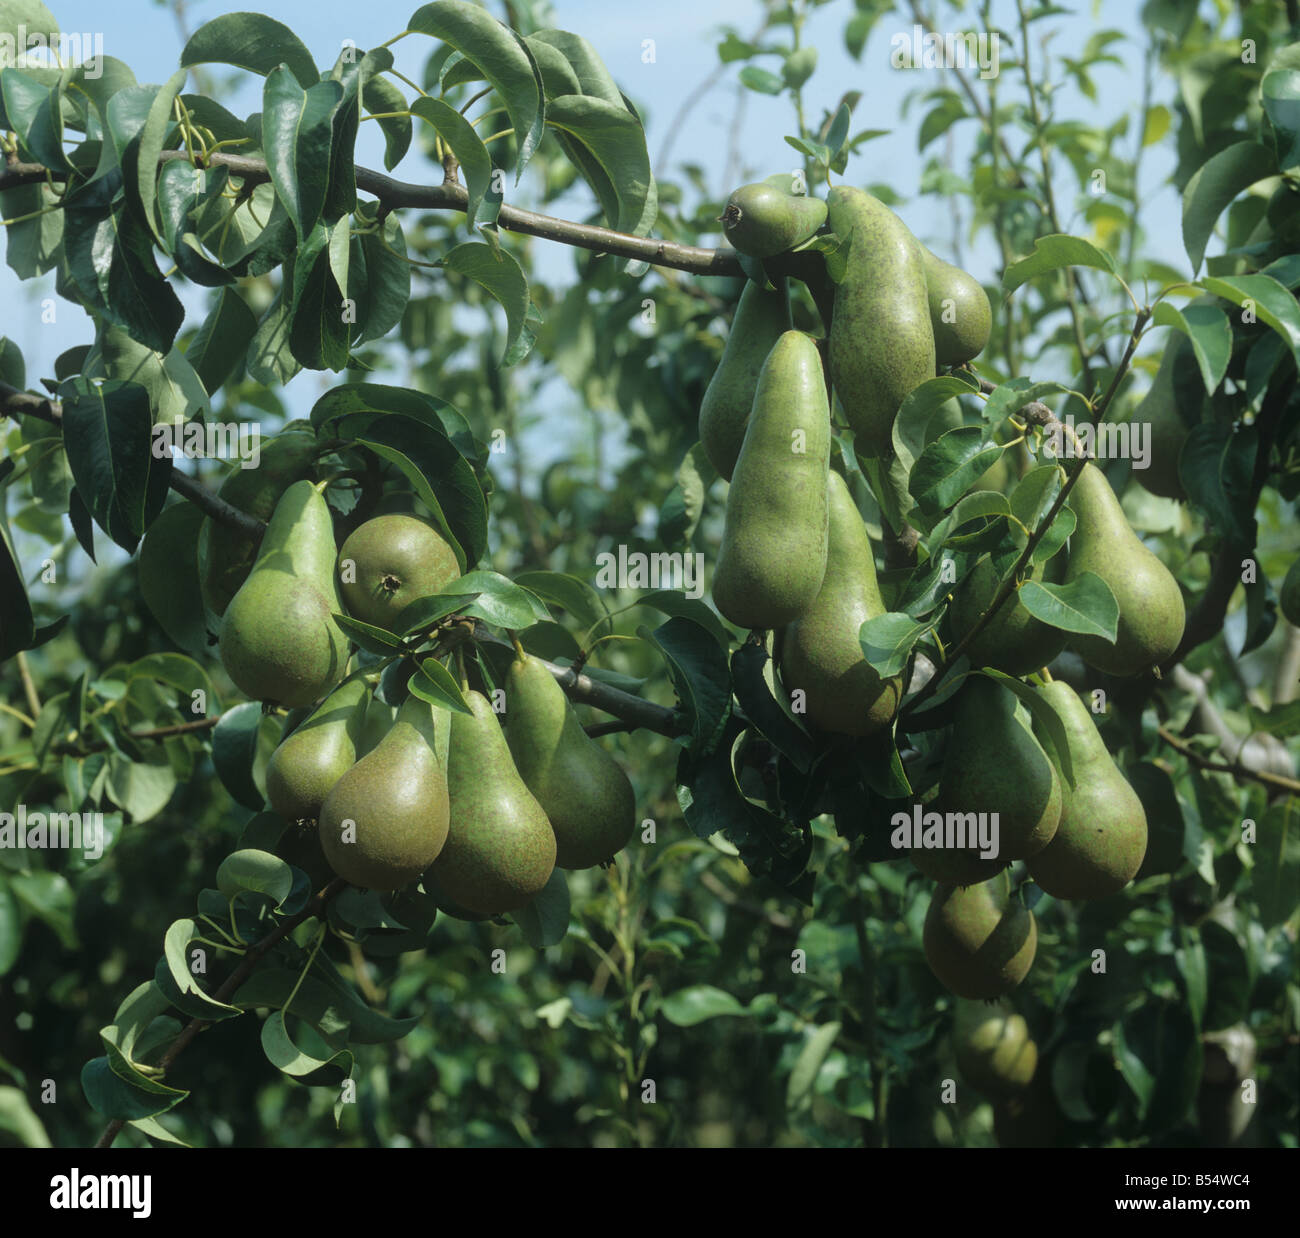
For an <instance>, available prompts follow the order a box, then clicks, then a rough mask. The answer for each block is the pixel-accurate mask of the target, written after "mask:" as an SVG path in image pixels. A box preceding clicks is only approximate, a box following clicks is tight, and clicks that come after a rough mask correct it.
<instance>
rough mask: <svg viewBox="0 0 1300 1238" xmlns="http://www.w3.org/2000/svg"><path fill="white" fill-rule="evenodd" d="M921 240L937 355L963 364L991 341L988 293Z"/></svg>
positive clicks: (940, 360) (941, 360)
mask: <svg viewBox="0 0 1300 1238" xmlns="http://www.w3.org/2000/svg"><path fill="white" fill-rule="evenodd" d="M917 244H918V245H919V246H920V250H921V263H922V267H923V268H924V271H925V287H926V297H927V304H928V306H929V310H930V326H931V328H932V329H933V331H934V359H935V361H936V362H938V364H939V365H961V364H962V363H963V362H965V361H970V360H971V359H972V358H973V357H977V356H978V355H979V354H980V353H982V352H983V351H984V347H985V345H986V344H988V342H989V332H990V331H992V329H993V315H992V312H991V310H990V309H989V299H988V294H987V293H985V291H984V289H983V288H981V287H980V285H979V281H978V280H976V279H974V278H973V277H972V276H970V275H967V274H966V272H965V271H963V270H962V269H961V267H955V266H953V265H952V263H950V262H945V261H944V260H943V259H942V258H938V257H936V256H935V255H934V254H932V253H931V252H930V251H929V250H928V249H927V248H926V247H925V246H924V245H920V242H919V241H918V242H917Z"/></svg>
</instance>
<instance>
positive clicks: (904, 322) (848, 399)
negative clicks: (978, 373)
mask: <svg viewBox="0 0 1300 1238" xmlns="http://www.w3.org/2000/svg"><path fill="white" fill-rule="evenodd" d="M827 205H828V207H829V221H830V226H831V231H832V232H834V233H835V235H836V236H838V237H839V238H840V239H841V240H842V241H845V240H846V241H848V242H849V251H848V259H847V263H846V266H845V271H844V277H843V279H842V280H841V281H840V283H839V284H837V285H836V288H835V306H834V314H833V316H832V319H831V326H830V337H829V342H828V354H827V355H828V364H829V368H830V375H831V382H832V383H833V384H834V387H835V394H836V395H837V396H839V399H840V403H841V404H842V405H843V406H844V414H845V416H846V417H847V418H848V422H849V426H850V428H851V429H852V430H853V434H854V444H853V445H854V449H855V450H856V451H857V452H858V453H859V454H860V455H873V456H878V457H880V458H882V459H887V458H888V457H889V456H891V455H892V454H893V442H892V439H891V431H892V429H893V425H894V418H895V417H896V416H897V415H898V409H899V406H900V405H901V404H902V403H903V400H904V398H905V397H906V396H907V394H908V392H910V391H911V390H912V388H913V387H916V386H917V385H918V384H920V383H923V382H925V381H926V379H928V378H933V377H934V372H935V343H934V328H933V327H932V326H931V325H930V306H929V299H928V298H929V294H928V293H927V291H926V284H925V264H924V259H923V255H922V253H921V245H920V243H919V242H918V241H917V240H916V238H915V237H914V236H913V235H912V234H911V232H909V231H908V228H907V225H906V224H905V223H903V221H902V220H901V219H899V218H898V216H897V215H895V214H894V212H893V211H891V210H890V209H889V207H887V206H886V205H885V204H884V203H883V202H881V201H879V200H878V199H877V198H873V197H872V196H871V194H869V193H864V192H863V191H862V190H860V189H853V188H851V187H849V186H845V185H837V186H836V187H835V188H834V189H832V190H831V191H830V193H829V194H828V195H827Z"/></svg>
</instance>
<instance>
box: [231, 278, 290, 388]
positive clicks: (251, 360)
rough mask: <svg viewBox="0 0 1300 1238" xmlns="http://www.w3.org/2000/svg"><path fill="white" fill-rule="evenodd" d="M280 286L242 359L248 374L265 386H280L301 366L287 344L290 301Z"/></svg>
mask: <svg viewBox="0 0 1300 1238" xmlns="http://www.w3.org/2000/svg"><path fill="white" fill-rule="evenodd" d="M285 292H286V289H285V288H284V287H283V286H281V288H280V290H279V291H278V292H277V293H276V294H275V298H274V299H273V300H272V302H271V304H270V305H269V306H267V309H266V312H265V313H264V314H263V315H262V317H261V319H260V320H259V321H258V324H257V329H256V330H255V331H254V332H253V338H252V340H251V341H250V342H249V345H248V355H247V356H246V357H245V359H244V363H245V365H246V366H247V368H248V377H249V378H251V379H252V380H253V381H254V382H255V383H261V384H262V385H263V386H264V387H283V386H284V385H285V384H286V383H287V382H288V381H289V380H290V379H291V378H292V377H293V376H294V375H295V374H297V373H298V371H299V370H300V369H302V366H301V365H300V364H299V362H298V359H297V357H295V356H294V355H293V350H292V349H291V348H290V347H289V329H290V328H291V327H292V326H293V305H292V302H291V301H289V300H287V299H286V297H285Z"/></svg>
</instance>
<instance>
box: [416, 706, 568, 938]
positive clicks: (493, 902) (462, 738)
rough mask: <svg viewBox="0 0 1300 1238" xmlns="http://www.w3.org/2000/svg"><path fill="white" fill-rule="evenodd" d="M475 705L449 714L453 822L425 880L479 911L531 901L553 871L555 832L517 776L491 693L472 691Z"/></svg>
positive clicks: (489, 912)
mask: <svg viewBox="0 0 1300 1238" xmlns="http://www.w3.org/2000/svg"><path fill="white" fill-rule="evenodd" d="M465 700H466V701H467V702H468V704H469V707H470V709H471V711H472V712H471V713H468V714H462V713H454V714H452V723H451V750H450V753H449V754H448V759H447V789H448V791H449V793H450V796H451V830H450V833H449V834H448V836H447V845H446V846H445V847H444V848H443V851H442V854H441V855H440V856H439V857H438V860H437V863H435V864H434V865H432V866H431V867H430V869H429V871H428V873H426V874H425V882H426V888H431V889H432V890H433V892H434V893H435V895H436V896H439V897H445V898H447V899H449V900H450V901H451V902H452V903H454V904H456V905H457V906H459V907H463V908H464V909H465V910H467V911H470V912H476V913H479V914H482V915H499V914H500V913H502V912H505V911H515V910H517V909H518V908H520V907H522V906H524V904H525V903H528V902H530V901H531V900H532V899H533V898H535V897H536V896H537V895H538V894H539V893H540V892H541V890H542V887H543V886H545V885H546V883H547V881H549V880H550V877H551V873H552V872H554V871H555V853H556V843H555V832H554V831H553V830H552V829H551V823H550V821H548V820H547V817H546V812H545V810H544V809H543V808H542V806H541V805H540V804H539V803H538V802H537V799H536V798H535V797H534V795H533V793H532V792H531V791H530V790H529V789H528V787H527V786H526V785H525V784H524V780H523V779H522V778H520V776H519V771H518V770H517V769H516V768H515V763H514V758H513V757H512V756H511V755H510V749H509V747H508V746H507V745H506V740H505V736H504V735H503V734H502V732H501V726H500V724H499V723H498V722H497V717H496V714H495V713H494V712H493V710H492V706H491V705H490V704H488V701H487V698H486V697H484V696H483V694H482V693H480V692H467V693H466V694H465Z"/></svg>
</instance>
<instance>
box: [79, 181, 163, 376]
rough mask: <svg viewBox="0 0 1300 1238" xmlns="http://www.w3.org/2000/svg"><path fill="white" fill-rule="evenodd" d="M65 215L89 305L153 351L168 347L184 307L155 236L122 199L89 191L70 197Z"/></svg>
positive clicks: (81, 288)
mask: <svg viewBox="0 0 1300 1238" xmlns="http://www.w3.org/2000/svg"><path fill="white" fill-rule="evenodd" d="M87 193H88V194H89V191H87ZM63 216H64V252H65V255H66V258H67V263H68V269H69V271H70V272H71V274H72V278H73V281H74V282H75V283H76V286H77V291H78V292H79V293H80V294H81V297H82V299H83V303H84V304H85V306H86V308H87V309H90V310H94V311H96V312H97V313H99V314H101V315H103V316H104V317H105V318H107V319H108V320H109V322H113V323H116V324H117V325H118V326H119V327H124V328H125V329H126V330H127V331H128V332H129V333H130V335H131V338H132V339H134V340H137V341H139V343H141V344H144V345H145V346H146V347H148V348H152V349H153V350H154V351H155V352H160V353H165V352H168V351H169V350H170V349H171V346H172V343H173V342H174V341H175V339H176V333H177V331H179V330H180V327H181V323H182V322H183V321H184V319H185V310H184V307H183V306H182V305H181V302H180V298H179V297H178V296H177V295H176V293H175V291H174V290H173V288H172V286H171V284H170V283H169V282H168V281H167V280H165V279H164V278H163V277H162V274H161V272H160V271H159V270H158V265H157V263H156V262H155V261H154V256H153V240H152V235H151V234H150V232H149V231H148V229H147V228H146V227H145V225H144V224H143V223H141V222H140V221H139V220H138V218H137V217H136V214H135V212H134V211H129V210H127V209H126V208H125V207H124V206H122V205H120V204H119V205H117V206H116V207H115V208H113V209H110V207H109V206H108V205H107V204H105V203H99V202H96V201H95V200H94V195H91V196H90V197H89V198H88V200H87V201H85V202H83V201H82V200H81V199H80V198H78V199H77V200H76V201H70V202H68V203H67V204H66V205H65V207H64V210H63Z"/></svg>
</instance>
